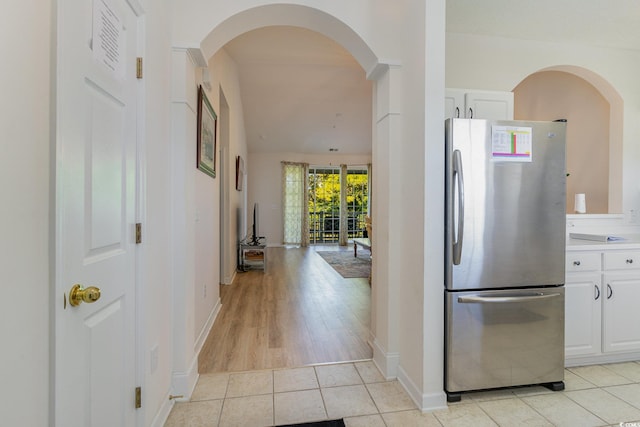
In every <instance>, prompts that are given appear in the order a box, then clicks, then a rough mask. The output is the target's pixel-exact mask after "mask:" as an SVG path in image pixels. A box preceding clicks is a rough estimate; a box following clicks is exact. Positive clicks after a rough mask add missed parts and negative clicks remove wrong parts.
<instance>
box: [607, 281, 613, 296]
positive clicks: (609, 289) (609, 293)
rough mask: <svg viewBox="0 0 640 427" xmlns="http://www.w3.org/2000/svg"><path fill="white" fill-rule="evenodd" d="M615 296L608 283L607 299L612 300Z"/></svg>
mask: <svg viewBox="0 0 640 427" xmlns="http://www.w3.org/2000/svg"><path fill="white" fill-rule="evenodd" d="M612 296H613V289H611V285H610V284H608V283H607V299H611V297H612Z"/></svg>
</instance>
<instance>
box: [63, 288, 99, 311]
mask: <svg viewBox="0 0 640 427" xmlns="http://www.w3.org/2000/svg"><path fill="white" fill-rule="evenodd" d="M99 299H100V288H96V287H95V286H89V287H88V288H86V289H85V288H83V287H82V285H73V287H72V288H71V291H69V304H71V305H72V306H74V307H75V306H77V305H80V304H81V303H82V302H86V303H92V302H96V301H98V300H99Z"/></svg>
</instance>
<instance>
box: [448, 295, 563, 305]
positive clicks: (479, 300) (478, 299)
mask: <svg viewBox="0 0 640 427" xmlns="http://www.w3.org/2000/svg"><path fill="white" fill-rule="evenodd" d="M559 296H560V294H559V293H552V294H541V293H536V294H533V295H521V296H517V297H498V296H496V297H490V296H487V297H483V296H479V295H469V296H465V297H458V302H459V303H463V304H464V303H466V304H491V303H502V302H527V301H532V300H541V299H547V298H555V297H559Z"/></svg>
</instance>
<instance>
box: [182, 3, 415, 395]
mask: <svg viewBox="0 0 640 427" xmlns="http://www.w3.org/2000/svg"><path fill="white" fill-rule="evenodd" d="M301 23H303V25H302V26H303V27H304V28H306V29H310V30H313V31H317V32H319V33H321V34H323V35H325V36H326V37H329V38H331V39H333V40H334V41H336V42H338V43H339V44H341V45H342V46H343V47H345V48H346V49H347V50H348V51H349V52H350V53H351V54H352V55H353V57H354V58H355V59H356V60H357V61H358V63H359V64H360V65H361V66H362V68H363V69H364V70H365V71H366V74H367V78H368V79H371V80H373V81H374V82H375V83H374V95H373V99H374V102H373V104H374V105H373V111H372V114H373V115H374V117H375V120H374V130H373V132H372V133H373V135H374V137H373V144H372V146H373V150H372V151H373V155H372V164H373V168H374V170H375V171H376V172H375V173H374V178H373V182H372V188H373V193H374V194H375V197H374V200H373V203H372V209H371V211H372V216H373V220H374V224H375V225H374V233H373V234H374V235H373V239H374V241H377V242H379V245H380V248H385V250H380V251H377V252H376V258H375V262H374V264H373V284H372V289H373V291H372V298H371V300H372V309H371V313H372V315H371V317H372V321H371V342H372V345H373V346H374V360H376V363H377V364H378V365H379V366H380V367H381V368H382V369H383V371H384V373H385V375H386V376H388V377H391V376H395V375H396V374H397V373H396V372H397V371H396V368H397V366H398V363H399V360H398V357H397V354H398V349H397V348H395V347H396V346H397V341H396V340H394V339H393V336H394V334H396V333H397V331H396V330H395V329H394V325H396V324H397V319H395V317H396V316H398V313H399V311H398V309H397V307H396V306H397V298H398V297H397V294H398V292H397V289H394V287H395V286H397V285H396V284H395V283H398V282H394V283H392V281H391V280H389V277H390V276H391V275H393V271H394V268H395V269H401V266H400V264H398V265H397V266H395V267H390V265H389V264H390V261H389V260H390V257H391V255H390V254H391V253H392V252H393V248H392V247H386V246H387V245H385V244H384V243H385V242H386V241H388V234H389V233H384V232H380V230H386V229H387V228H388V227H389V214H388V212H389V200H390V198H391V197H390V194H391V192H392V191H393V188H392V187H390V186H389V185H388V182H387V183H383V184H381V182H382V180H385V178H386V180H388V179H389V177H390V173H389V169H390V165H391V160H390V158H389V157H390V156H389V153H390V152H391V150H390V146H391V144H392V143H393V142H397V141H401V140H402V128H401V127H400V126H398V124H397V123H399V121H400V118H401V113H400V112H399V110H398V106H397V105H395V106H394V105H392V103H393V101H394V100H396V99H395V98H394V97H393V95H394V94H396V93H397V92H398V91H399V90H400V87H401V80H402V73H401V67H400V66H399V65H397V64H395V63H389V62H388V61H386V62H384V61H381V60H379V59H378V58H377V56H376V55H375V54H374V52H373V51H372V50H371V48H370V47H369V46H368V44H367V43H366V42H365V41H364V40H363V39H362V38H361V37H360V36H359V35H358V34H357V33H356V32H355V31H353V29H351V28H350V27H349V26H348V25H346V24H345V23H344V22H342V21H340V20H339V19H337V18H336V17H334V16H332V15H329V14H327V13H326V12H323V11H321V10H318V9H314V8H310V7H306V6H298V5H282V4H277V5H270V6H259V7H255V8H252V9H248V10H246V11H242V12H239V13H237V14H235V15H232V16H230V17H229V18H227V19H224V20H222V21H221V22H218V23H217V24H215V26H214V28H213V30H211V31H210V32H209V33H208V34H206V35H205V36H204V38H202V39H200V40H199V41H198V42H197V46H198V47H188V48H174V55H175V57H176V58H175V59H177V60H176V64H179V65H178V68H179V69H177V70H176V72H175V73H174V74H175V75H176V76H179V77H178V79H179V78H181V77H184V78H185V79H187V80H188V84H187V85H185V84H184V82H182V81H178V82H177V83H178V85H182V86H183V87H185V88H187V89H185V93H184V94H177V95H175V96H176V98H177V99H178V100H182V99H184V98H188V97H189V96H190V94H189V93H188V89H190V87H191V86H192V83H193V86H195V85H196V84H195V83H196V82H195V81H190V80H189V79H191V77H190V76H189V70H187V68H188V67H186V68H185V69H183V68H182V67H183V66H184V63H185V61H183V60H186V61H190V62H191V63H193V64H195V66H196V67H202V68H204V67H207V65H208V59H209V58H211V56H212V55H214V54H215V53H216V52H217V51H218V50H219V49H220V47H222V46H224V45H225V44H226V43H227V42H228V41H230V40H232V39H233V38H234V37H236V36H237V35H239V34H242V33H244V32H246V31H250V30H252V29H255V28H261V27H263V26H272V25H297V26H301ZM185 70H186V72H185ZM181 90H182V88H181ZM180 109H181V110H182V111H177V112H176V116H175V117H174V121H175V124H176V125H177V127H179V128H182V127H184V128H186V129H189V128H190V127H192V126H193V125H194V124H193V123H191V122H190V116H191V115H192V113H191V112H190V111H189V108H188V107H180ZM185 157H187V158H188V157H189V154H188V153H187V154H185ZM396 161H398V160H397V159H396ZM189 167H190V165H188V164H186V163H184V164H180V168H183V170H182V171H180V170H179V171H178V174H181V173H184V174H186V175H188V174H189V172H188V168H189ZM188 181H189V180H188V179H187V180H186V183H185V188H184V191H186V192H187V193H190V194H192V190H191V189H190V188H189V186H188V184H189V182H188ZM180 191H182V189H181V190H180ZM190 197H191V200H193V199H194V198H195V197H194V196H193V195H192V196H190ZM188 199H189V198H188ZM187 201H188V202H189V200H187ZM194 210H196V209H194ZM177 216H178V217H181V216H184V214H183V213H182V212H177ZM185 220H186V221H185V223H186V224H187V227H191V226H190V225H189V224H188V214H187V215H186V216H185ZM379 232H380V234H378V233H379ZM189 234H190V233H187V237H186V238H185V239H186V241H185V242H184V244H185V246H187V247H189V246H190V244H191V242H190V241H189V239H190V238H191V237H189ZM180 238H182V237H180ZM415 253H416V254H418V253H420V252H415ZM394 256H395V257H399V256H400V254H398V253H397V251H396V253H395V255H394ZM181 261H182V260H181ZM192 269H193V267H192V266H191V265H189V264H188V263H184V262H181V263H180V264H179V265H177V268H176V275H177V276H183V275H184V276H187V277H189V276H191V275H192V273H191V270H192ZM176 286H177V288H176V289H174V295H180V298H176V300H175V302H174V319H175V322H174V330H175V331H176V338H175V340H174V345H175V352H176V354H180V355H181V357H180V358H179V359H178V360H177V361H176V363H175V366H174V372H180V374H179V376H178V375H176V374H174V384H178V386H176V388H186V389H188V388H189V387H190V384H192V383H193V382H194V381H195V378H197V372H196V369H195V365H194V364H193V363H191V362H192V361H193V355H194V354H196V353H197V352H198V351H199V349H198V345H199V343H198V342H199V340H200V339H199V338H198V339H196V338H195V337H190V336H183V335H184V334H183V333H182V331H183V330H187V331H188V332H189V333H191V331H192V330H194V327H193V323H194V319H193V317H194V316H193V314H192V310H191V308H192V305H193V304H194V303H193V301H194V300H195V299H196V297H197V296H198V294H197V293H196V295H194V293H195V292H194V290H193V288H192V287H191V284H190V283H189V282H185V283H182V282H176ZM182 287H184V289H182ZM183 291H184V294H186V295H187V296H186V297H183ZM196 292H198V288H197V285H196ZM213 317H214V318H215V315H214V316H213ZM194 333H195V334H197V333H198V331H194ZM192 338H193V341H194V342H196V346H195V348H193V349H192V348H190V347H189V342H190V341H191V340H192ZM181 352H184V353H186V354H181ZM185 394H187V393H185Z"/></svg>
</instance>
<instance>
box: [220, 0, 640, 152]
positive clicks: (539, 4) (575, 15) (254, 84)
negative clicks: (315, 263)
mask: <svg viewBox="0 0 640 427" xmlns="http://www.w3.org/2000/svg"><path fill="white" fill-rule="evenodd" d="M446 25H447V27H446V28H447V31H448V32H456V33H470V34H479V35H488V36H499V37H512V38H520V39H525V40H540V41H548V42H563V43H576V44H588V45H592V46H602V47H614V48H622V49H634V50H640V1H639V0H607V1H605V0H536V1H524V0H483V1H478V0H447V22H446ZM224 49H225V50H226V52H227V53H228V54H229V55H230V56H231V57H232V58H233V59H234V61H235V62H236V64H237V66H238V73H239V76H240V86H241V88H242V89H241V91H242V94H241V97H242V104H243V110H244V120H245V128H246V134H247V144H248V149H249V151H250V152H296V153H313V154H317V153H323V154H325V153H329V149H338V150H339V151H338V153H339V154H370V153H371V128H372V125H371V117H372V82H371V81H368V80H366V77H365V72H364V70H363V69H362V68H361V67H360V65H359V64H358V63H357V62H356V60H355V59H354V58H353V57H352V56H351V54H349V52H347V51H346V50H345V49H344V48H343V47H342V46H340V45H338V44H337V43H335V42H334V41H332V40H331V39H328V38H327V37H325V36H323V35H321V34H319V33H316V32H313V31H310V30H306V29H302V28H299V27H287V26H274V27H264V28H260V29H257V30H253V31H250V32H247V33H244V34H242V35H240V36H238V37H237V38H235V39H233V40H232V41H230V42H229V43H228V44H227V45H225V47H224Z"/></svg>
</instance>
